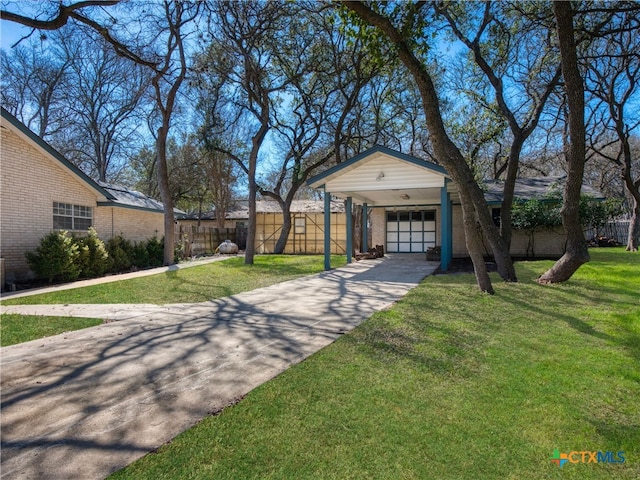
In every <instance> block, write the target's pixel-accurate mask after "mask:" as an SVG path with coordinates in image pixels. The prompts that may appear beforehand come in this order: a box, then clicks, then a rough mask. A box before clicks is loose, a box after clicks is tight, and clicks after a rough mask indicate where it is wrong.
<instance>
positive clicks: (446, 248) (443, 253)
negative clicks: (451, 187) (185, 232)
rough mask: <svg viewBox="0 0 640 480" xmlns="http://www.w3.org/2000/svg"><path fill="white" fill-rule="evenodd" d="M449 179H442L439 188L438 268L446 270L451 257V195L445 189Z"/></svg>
mask: <svg viewBox="0 0 640 480" xmlns="http://www.w3.org/2000/svg"><path fill="white" fill-rule="evenodd" d="M449 181H450V180H449V179H447V178H445V179H444V186H443V187H442V188H441V189H440V207H441V211H440V242H441V246H440V248H441V250H440V268H441V269H442V270H443V271H446V270H447V269H448V268H449V264H450V263H451V259H452V258H453V222H452V221H451V218H452V211H451V210H452V208H451V195H450V194H449V192H448V191H447V184H448V183H449Z"/></svg>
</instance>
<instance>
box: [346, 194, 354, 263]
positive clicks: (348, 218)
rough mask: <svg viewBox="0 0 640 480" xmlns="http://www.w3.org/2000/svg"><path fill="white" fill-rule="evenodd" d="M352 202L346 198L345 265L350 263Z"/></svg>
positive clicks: (351, 249)
mask: <svg viewBox="0 0 640 480" xmlns="http://www.w3.org/2000/svg"><path fill="white" fill-rule="evenodd" d="M352 207H353V201H352V199H351V197H347V203H346V205H345V209H346V210H347V211H346V214H347V263H351V252H353V215H352V211H353V209H352Z"/></svg>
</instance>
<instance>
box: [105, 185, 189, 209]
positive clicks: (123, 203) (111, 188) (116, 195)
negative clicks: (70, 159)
mask: <svg viewBox="0 0 640 480" xmlns="http://www.w3.org/2000/svg"><path fill="white" fill-rule="evenodd" d="M97 183H98V184H99V185H100V186H101V187H102V188H104V189H105V190H106V191H107V192H109V193H110V194H111V196H112V199H111V200H110V201H108V202H99V203H98V205H100V206H115V207H124V208H134V209H137V210H146V211H149V212H164V205H163V204H162V202H159V201H158V200H156V199H154V198H151V197H149V196H147V195H145V194H144V193H141V192H137V191H135V190H130V189H128V188H126V187H123V186H121V185H112V184H109V183H104V182H97ZM173 211H174V213H176V214H184V213H185V212H183V211H182V210H179V209H177V208H174V209H173Z"/></svg>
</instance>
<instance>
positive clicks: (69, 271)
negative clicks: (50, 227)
mask: <svg viewBox="0 0 640 480" xmlns="http://www.w3.org/2000/svg"><path fill="white" fill-rule="evenodd" d="M79 256H80V252H79V246H78V244H77V243H76V242H75V241H74V239H73V237H72V236H71V235H70V234H69V232H67V231H66V230H61V231H58V232H51V233H50V234H48V235H46V236H44V237H43V238H42V239H41V240H40V244H39V245H38V248H36V250H35V252H27V253H25V257H26V258H27V262H28V263H29V267H31V270H33V272H34V273H35V274H36V275H37V276H38V277H40V278H46V279H47V280H48V281H49V283H51V282H53V281H54V280H62V281H70V280H75V279H77V278H78V277H79V276H80V273H81V270H80V262H79Z"/></svg>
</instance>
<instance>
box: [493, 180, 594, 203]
mask: <svg viewBox="0 0 640 480" xmlns="http://www.w3.org/2000/svg"><path fill="white" fill-rule="evenodd" d="M566 179H567V177H566V176H555V177H535V178H519V179H517V180H516V183H515V187H514V198H519V199H522V200H532V199H538V200H542V199H545V198H550V197H553V196H555V197H557V196H562V190H563V188H564V184H565V182H566ZM481 186H482V187H483V190H484V198H485V200H486V201H487V203H489V204H498V203H501V202H502V192H503V189H504V181H503V180H485V181H484V182H483V184H482V185H481ZM582 193H583V194H584V195H590V196H592V197H595V198H597V199H604V198H605V197H604V195H603V194H602V192H599V191H598V190H596V189H595V188H593V187H590V186H589V185H583V186H582Z"/></svg>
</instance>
